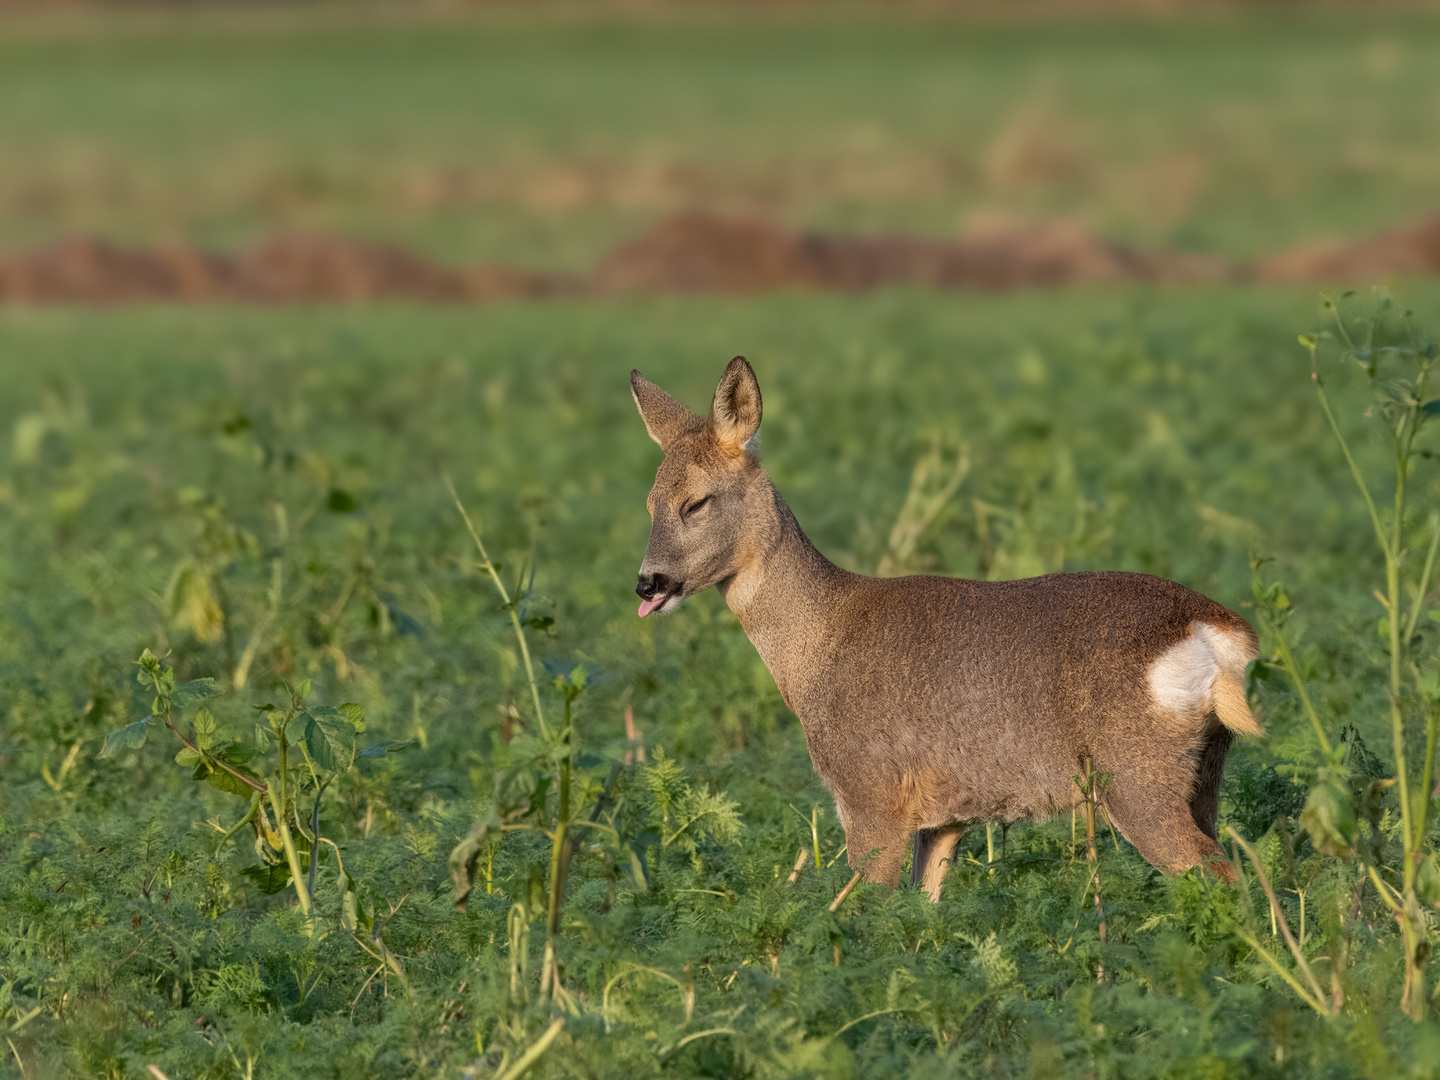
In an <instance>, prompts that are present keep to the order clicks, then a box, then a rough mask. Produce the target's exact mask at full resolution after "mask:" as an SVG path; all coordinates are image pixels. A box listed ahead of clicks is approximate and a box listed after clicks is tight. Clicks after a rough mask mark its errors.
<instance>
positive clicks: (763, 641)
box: [720, 485, 854, 703]
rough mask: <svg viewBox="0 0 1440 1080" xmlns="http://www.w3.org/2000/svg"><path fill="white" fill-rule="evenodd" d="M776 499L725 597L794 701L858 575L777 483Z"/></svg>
mask: <svg viewBox="0 0 1440 1080" xmlns="http://www.w3.org/2000/svg"><path fill="white" fill-rule="evenodd" d="M769 494H770V495H771V496H772V497H773V500H772V499H767V500H766V503H765V505H764V507H763V510H762V511H761V512H760V513H759V514H757V517H758V518H759V519H760V520H757V521H756V522H755V523H754V528H753V529H752V530H751V536H752V538H753V543H752V544H751V545H750V551H749V552H748V554H747V557H746V558H745V559H744V560H743V562H742V566H741V569H740V570H739V571H738V572H736V573H735V574H734V575H733V576H732V577H730V578H728V579H726V580H725V581H723V582H721V583H720V593H721V595H722V596H724V597H725V602H726V604H728V605H729V607H730V610H731V611H733V612H734V613H735V616H736V618H738V619H739V620H740V625H741V627H743V628H744V630H745V634H746V636H747V637H749V638H750V641H751V643H752V644H753V645H754V646H755V649H756V651H757V652H758V653H759V654H760V658H761V659H762V660H764V661H765V666H766V667H768V668H769V669H770V674H771V675H772V676H774V678H775V682H776V685H777V686H779V688H780V693H781V695H782V696H784V698H785V700H786V702H787V703H789V702H790V701H791V699H792V695H793V694H794V693H795V692H797V691H798V689H799V688H800V686H802V685H803V683H804V682H805V679H806V675H807V673H808V672H810V671H812V670H813V669H814V657H815V653H814V650H815V648H816V646H817V645H818V644H819V643H820V642H821V641H822V640H823V639H824V638H825V637H826V636H827V633H828V624H829V621H830V617H831V615H832V613H833V612H834V609H835V602H836V600H837V599H838V598H839V595H840V593H841V592H843V591H844V587H845V579H847V578H852V577H854V575H853V574H850V573H848V572H847V571H845V570H841V569H840V568H839V567H838V566H836V565H835V564H834V563H832V562H831V561H830V560H829V559H827V558H825V556H824V555H821V554H820V552H819V551H818V550H816V548H815V545H814V544H812V543H811V542H810V538H809V537H807V536H806V535H805V532H804V530H803V529H801V528H800V523H799V522H798V521H797V520H796V519H795V515H794V513H792V512H791V510H790V507H789V506H787V505H786V503H785V500H784V499H783V498H781V496H780V493H779V492H778V491H776V490H775V489H774V487H773V485H772V486H771V487H770V489H769Z"/></svg>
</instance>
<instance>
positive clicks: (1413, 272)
mask: <svg viewBox="0 0 1440 1080" xmlns="http://www.w3.org/2000/svg"><path fill="white" fill-rule="evenodd" d="M1437 274H1440V217H1432V218H1428V219H1427V220H1425V221H1421V222H1417V223H1416V224H1414V225H1407V226H1405V227H1403V228H1399V229H1388V230H1386V231H1385V232H1381V233H1376V234H1375V235H1374V236H1369V237H1366V238H1365V239H1364V240H1360V241H1357V242H1356V243H1353V244H1349V245H1347V246H1344V247H1330V248H1326V247H1319V246H1312V247H1304V248H1298V249H1296V250H1294V251H1285V252H1281V253H1280V254H1278V255H1270V256H1267V257H1265V258H1262V259H1258V260H1257V261H1256V262H1255V263H1254V265H1253V266H1252V268H1251V273H1250V277H1251V279H1252V280H1254V281H1264V282H1302V281H1316V282H1332V283H1334V284H1343V285H1366V284H1369V283H1370V282H1373V281H1377V280H1380V279H1382V278H1387V277H1393V276H1400V277H1434V276H1435V275H1437Z"/></svg>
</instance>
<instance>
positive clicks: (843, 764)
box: [632, 358, 1259, 897]
mask: <svg viewBox="0 0 1440 1080" xmlns="http://www.w3.org/2000/svg"><path fill="white" fill-rule="evenodd" d="M632 390H633V391H634V394H635V398H636V402H637V404H638V405H639V407H640V410H641V415H642V417H643V418H644V419H645V422H646V426H647V428H648V429H649V430H650V433H651V435H652V436H653V437H655V438H656V441H657V442H659V443H660V444H661V446H662V447H663V448H665V451H666V455H665V461H664V462H663V463H662V465H661V467H660V471H659V474H658V475H657V478H656V484H655V488H654V490H652V492H651V497H650V509H651V513H652V518H653V524H652V530H651V539H650V544H649V547H648V548H647V552H646V557H645V562H644V563H643V564H642V566H641V573H640V584H639V586H638V587H637V592H639V593H640V595H641V597H642V599H643V600H644V602H643V603H642V604H641V609H640V610H641V614H642V615H648V614H649V613H650V612H651V611H654V610H659V609H661V608H668V607H671V606H673V603H678V601H679V600H681V599H683V598H684V597H685V596H687V595H690V594H692V593H693V592H696V591H699V590H700V589H701V588H706V587H709V586H710V585H712V584H713V585H716V586H718V587H719V589H720V591H721V593H722V594H723V595H724V597H725V600H726V603H727V604H728V605H729V606H730V608H731V610H732V611H733V612H734V613H735V615H736V616H737V617H738V619H739V620H740V624H741V626H742V627H743V628H744V630H745V632H746V634H747V635H748V636H749V638H750V640H751V642H752V643H753V644H754V645H755V648H756V650H757V651H758V652H759V654H760V656H761V658H762V659H763V660H764V662H765V664H766V666H767V667H768V668H769V670H770V672H771V674H772V675H773V676H774V678H775V682H776V685H777V686H778V687H779V689H780V693H781V696H782V697H783V698H784V700H785V703H786V705H788V706H789V707H790V709H791V710H792V711H793V712H794V713H795V714H796V716H798V717H799V718H800V721H801V724H802V726H803V727H804V730H805V739H806V744H807V746H808V749H809V751H810V758H811V761H812V762H813V764H814V766H815V769H816V772H817V773H818V774H819V775H820V777H821V779H822V780H823V781H824V782H825V784H826V786H827V787H828V788H829V789H830V791H831V792H832V793H833V795H834V797H835V805H836V810H837V812H838V814H839V818H840V821H841V824H842V825H843V826H844V828H845V836H846V843H847V846H848V852H849V857H850V860H851V863H852V865H855V866H856V867H857V868H859V869H861V870H862V871H863V872H864V874H865V876H866V877H867V878H869V879H870V880H874V881H883V882H890V883H893V882H894V880H895V878H896V876H897V875H898V872H899V869H900V866H901V864H902V863H903V861H904V857H905V854H906V851H907V847H908V841H909V838H910V835H911V834H912V833H913V834H916V849H915V866H914V870H913V871H912V873H913V875H914V879H915V880H916V881H920V880H922V879H923V881H924V884H925V887H926V888H927V890H928V891H929V892H930V893H931V895H932V896H934V897H938V895H939V885H940V878H941V876H942V874H943V869H944V865H943V864H944V860H946V859H948V858H949V856H950V855H951V853H952V852H953V850H954V847H955V844H956V842H957V841H958V839H959V836H960V834H961V831H962V830H963V828H964V826H965V824H966V823H967V822H973V821H986V820H1007V821H1008V820H1015V819H1017V818H1024V817H1039V818H1044V817H1051V816H1054V815H1055V814H1058V813H1061V812H1063V811H1065V810H1068V809H1070V808H1071V807H1073V806H1074V805H1076V803H1077V802H1079V801H1080V800H1081V798H1082V796H1081V792H1080V789H1079V788H1078V786H1077V785H1076V783H1075V779H1074V778H1075V776H1076V775H1077V774H1079V773H1081V772H1082V771H1083V764H1082V763H1083V762H1084V761H1085V759H1087V758H1089V759H1090V760H1091V762H1092V767H1093V769H1094V770H1095V771H1096V772H1100V773H1106V774H1109V783H1108V786H1107V787H1106V788H1105V791H1104V796H1103V801H1104V804H1105V807H1106V810H1107V811H1108V813H1109V815H1110V817H1111V819H1112V820H1113V821H1114V823H1115V825H1116V826H1117V828H1119V829H1120V831H1121V832H1122V833H1123V834H1124V835H1125V837H1126V838H1127V839H1128V840H1130V841H1131V842H1132V843H1133V844H1134V845H1135V846H1136V848H1137V849H1139V851H1140V852H1141V854H1142V855H1144V856H1145V857H1146V858H1147V859H1148V860H1149V861H1150V862H1152V863H1154V864H1155V865H1156V866H1158V867H1160V868H1161V869H1163V870H1167V871H1177V870H1180V869H1183V868H1184V867H1187V866H1193V865H1197V864H1199V863H1202V862H1204V861H1206V860H1207V859H1209V858H1212V857H1215V856H1219V855H1220V854H1221V852H1220V848H1219V846H1218V844H1216V842H1215V817H1216V810H1217V806H1218V792H1219V785H1220V779H1221V775H1222V770H1223V765H1224V758H1225V754H1226V751H1227V750H1228V748H1229V745H1230V741H1231V738H1232V732H1241V733H1246V734H1258V733H1259V728H1258V726H1257V725H1256V724H1255V721H1254V719H1253V718H1252V717H1251V715H1250V712H1249V708H1248V706H1247V705H1246V702H1245V694H1244V691H1243V689H1242V688H1243V678H1244V670H1245V666H1246V664H1247V663H1248V662H1249V661H1250V660H1252V659H1254V657H1255V656H1256V654H1257V651H1258V650H1257V647H1256V640H1255V635H1254V633H1253V631H1252V630H1251V629H1250V627H1249V625H1248V624H1246V623H1245V621H1244V620H1242V619H1240V618H1239V617H1238V616H1236V615H1234V614H1232V613H1231V612H1230V611H1228V610H1227V609H1225V608H1224V607H1222V606H1220V605H1219V604H1216V603H1214V602H1213V601H1211V600H1208V599H1206V598H1205V597H1203V596H1201V595H1199V594H1198V593H1195V592H1192V591H1191V590H1189V589H1186V588H1184V587H1183V586H1180V585H1177V584H1175V583H1173V582H1170V581H1165V580H1163V579H1161V578H1156V577H1151V576H1149V575H1145V574H1130V573H1077V574H1051V575H1047V576H1044V577H1038V578H1028V579H1023V580H1019V581H1004V582H988V581H968V580H964V579H956V578H942V577H931V576H913V577H903V578H891V579H880V578H870V577H865V576H863V575H859V574H854V573H850V572H849V571H846V570H842V569H840V568H839V567H837V566H835V565H833V564H832V563H830V562H829V561H828V560H827V559H825V558H824V556H822V555H821V554H820V553H819V552H818V551H817V550H816V549H815V547H814V546H813V545H812V544H811V543H810V541H809V540H808V538H806V536H805V534H804V532H803V531H802V530H801V528H800V526H799V523H798V522H797V521H796V519H795V516H794V515H793V514H792V513H791V512H790V509H789V507H788V506H786V504H785V502H784V500H783V499H782V498H781V497H780V495H779V493H778V492H776V491H775V489H774V486H773V485H772V484H771V483H770V481H769V478H768V476H766V475H765V473H764V470H763V469H761V468H760V465H759V462H758V460H757V459H756V458H755V455H754V453H753V450H752V449H751V448H750V439H751V438H752V437H753V435H754V434H755V430H756V429H757V428H758V426H759V420H760V394H759V387H758V384H756V383H755V379H754V373H753V371H751V369H750V367H749V365H748V364H747V363H745V361H744V360H743V359H741V358H736V360H735V361H732V362H731V365H730V367H729V368H727V369H726V373H725V377H724V378H723V379H722V380H721V384H720V387H719V389H717V391H716V398H715V404H714V406H713V407H712V410H711V414H710V417H709V418H708V419H706V420H702V419H701V418H699V417H697V416H695V415H694V414H691V413H689V411H688V410H686V409H684V407H683V406H680V405H679V404H678V403H676V402H674V400H673V399H671V398H669V396H668V395H665V394H664V392H663V391H661V390H659V388H658V387H654V386H653V385H652V384H649V383H646V382H645V381H644V380H643V379H641V378H640V376H639V375H638V373H634V374H632ZM1218 868H1219V869H1220V870H1221V872H1222V873H1224V872H1226V871H1227V870H1228V866H1224V865H1221V866H1220V867H1218Z"/></svg>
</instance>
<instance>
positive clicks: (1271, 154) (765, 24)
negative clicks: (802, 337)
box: [0, 11, 1440, 268]
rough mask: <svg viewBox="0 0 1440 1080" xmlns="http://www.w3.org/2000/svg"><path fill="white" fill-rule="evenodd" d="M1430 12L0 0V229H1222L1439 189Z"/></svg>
mask: <svg viewBox="0 0 1440 1080" xmlns="http://www.w3.org/2000/svg"><path fill="white" fill-rule="evenodd" d="M1437 60H1440V21H1437V20H1436V19H1435V18H1433V17H1427V16H1418V15H1417V16H1408V17H1402V16H1396V15H1390V16H1375V17H1368V18H1363V19H1362V18H1358V17H1355V16H1348V17H1314V16H1309V17H1298V16H1297V17H1290V18H1284V17H1279V16H1271V17H1266V18H1261V17H1250V18H1242V17H1238V16H1231V17H1219V16H1216V17H1212V18H1207V19H1198V20H1158V21H1153V22H1144V21H1139V22H1136V21H1122V20H1114V19H1107V20H1091V21H1088V22H1079V23H1075V24H1065V23H1063V22H1062V23H1031V22H1022V23H1017V24H1013V25H1004V24H988V25H987V24H984V23H976V22H972V21H965V20H948V21H947V20H943V19H939V20H936V19H923V18H912V19H900V20H889V21H882V20H881V19H879V18H878V17H877V16H874V15H873V14H872V15H868V16H867V15H854V16H851V17H840V18H823V19H822V18H821V17H819V16H816V15H815V14H813V13H812V14H811V15H808V16H807V15H803V14H800V15H795V16H793V17H790V18H778V19H771V20H758V19H752V20H750V21H748V22H747V21H745V20H743V19H739V18H727V17H724V16H720V15H715V14H711V15H710V16H706V15H703V14H699V15H693V16H688V17H687V16H682V15H672V16H669V17H660V18H657V19H651V20H648V21H646V20H637V19H625V18H619V17H612V18H608V19H606V18H597V19H583V18H576V17H571V18H564V17H560V16H556V17H554V18H553V19H551V20H549V21H548V22H547V21H544V20H538V21H537V20H533V19H531V20H524V19H517V18H516V17H514V16H513V15H512V16H509V17H504V16H493V15H492V16H488V17H486V16H469V17H466V16H458V15H457V16H431V17H425V16H412V17H408V18H406V17H401V16H394V15H392V16H385V15H372V16H370V17H368V18H364V19H356V18H354V17H353V15H352V16H349V17H347V16H345V15H344V14H343V13H336V12H333V11H332V12H329V13H327V12H325V11H320V12H314V11H312V12H301V13H289V14H287V13H284V12H269V13H261V14H259V15H252V16H248V17H237V16H236V15H234V14H233V13H231V14H227V13H219V14H216V13H211V14H209V15H205V14H203V13H202V14H200V15H190V16H177V15H174V14H167V15H166V16H165V17H164V18H161V17H159V16H155V17H151V18H144V17H141V18H131V19H116V18H114V17H110V18H97V19H95V20H92V21H86V20H84V19H82V18H73V17H72V18H69V19H65V20H52V21H51V22H48V23H47V22H45V21H37V20H31V21H28V22H13V21H12V22H10V23H6V24H0V248H9V247H14V246H17V245H27V244H37V243H42V242H46V241H49V240H51V239H53V238H54V237H56V236H58V235H62V234H69V233H73V232H76V231H82V232H96V233H100V234H103V235H108V236H113V237H117V238H119V239H123V240H126V241H130V242H147V243H148V242H154V241H156V240H171V239H175V238H177V237H184V238H189V239H192V240H195V241H198V242H201V243H204V244H209V245H218V246H223V247H229V246H234V245H237V244H241V243H244V242H248V241H251V240H253V239H255V238H257V237H260V236H263V235H266V234H269V233H271V232H274V231H279V230H286V229H293V228H322V229H337V230H343V231H351V232H358V233H362V234H365V235H371V236H377V237H383V238H386V239H391V240H396V241H399V242H402V243H406V244H413V245H415V246H418V247H420V248H422V249H423V250H425V251H427V252H429V253H431V254H433V255H435V256H438V257H441V258H444V259H446V260H472V261H473V260H480V261H483V260H498V261H505V262H513V263H519V264H524V265H533V266H540V267H552V268H558V267H583V266H586V265H588V264H589V263H590V262H591V261H592V260H593V259H594V258H595V257H596V256H597V255H598V254H599V253H601V252H602V251H604V250H606V249H607V248H608V247H609V246H610V245H611V244H613V243H615V242H616V241H618V240H620V239H624V238H628V237H629V236H632V235H634V234H635V232H637V231H638V230H639V229H641V228H643V227H645V226H647V225H648V224H650V223H651V222H653V221H654V220H655V219H656V217H657V216H658V215H660V214H662V213H664V212H666V211H668V210H673V209H676V208H679V207H683V206H691V205H697V204H702V205H718V206H722V207H728V208H731V209H747V210H754V211H758V212H763V213H768V214H773V215H775V216H778V217H780V218H782V219H784V220H787V221H790V222H793V223H796V224H807V225H815V226H820V227H825V228H834V229H845V230H855V229H881V228H894V229H907V230H913V231H917V232H922V233H929V234H937V235H947V234H953V233H954V232H956V231H957V230H958V229H959V228H960V227H961V225H962V222H963V221H964V220H965V219H967V218H968V217H970V216H971V215H976V214H980V215H984V214H992V213H995V212H1006V213H1011V214H1018V215H1021V216H1027V217H1038V216H1050V215H1056V214H1063V215H1079V216H1082V217H1084V218H1085V219H1087V220H1088V221H1089V222H1090V223H1091V224H1092V225H1093V226H1094V227H1095V228H1097V229H1099V230H1101V231H1103V232H1105V233H1107V234H1110V235H1114V236H1116V237H1119V238H1124V239H1130V240H1134V241H1137V242H1141V243H1146V244H1163V245H1176V246H1181V247H1185V248H1188V249H1194V250H1201V251H1210V252H1215V253H1219V254H1223V255H1228V256H1233V257H1246V256H1251V255H1255V254H1258V253H1264V252H1267V251H1273V250H1277V249H1280V248H1284V247H1287V246H1292V245H1295V244H1299V243H1305V242H1308V241H1311V240H1313V239H1315V238H1316V237H1317V235H1330V234H1338V235H1352V234H1363V233H1365V232H1368V231H1371V230H1373V229H1376V228H1379V227H1383V226H1386V225H1390V224H1394V223H1397V222H1400V221H1404V220H1407V219H1409V218H1412V217H1415V216H1418V215H1422V214H1427V213H1430V212H1431V211H1433V209H1434V203H1433V192H1434V191H1435V189H1436V186H1437V183H1440V152H1437V151H1436V150H1435V149H1434V148H1435V147H1436V146H1440V138H1437V135H1440V132H1437V129H1436V120H1435V117H1434V115H1433V110H1432V109H1431V108H1430V102H1431V101H1433V99H1434V95H1435V90H1436V85H1437V81H1436V80H1437V75H1436V74H1435V73H1436V72H1437V71H1440V63H1437Z"/></svg>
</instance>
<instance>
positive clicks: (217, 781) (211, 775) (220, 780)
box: [190, 762, 260, 799]
mask: <svg viewBox="0 0 1440 1080" xmlns="http://www.w3.org/2000/svg"><path fill="white" fill-rule="evenodd" d="M231 767H232V768H234V769H235V770H236V771H238V772H242V773H244V774H245V775H246V776H248V777H250V779H252V780H254V781H256V782H257V783H258V782H259V780H260V778H259V777H258V776H256V775H255V774H254V773H252V772H251V771H250V770H249V769H242V768H240V766H238V765H234V766H231ZM190 778H191V779H192V780H208V781H209V782H210V783H212V784H214V785H215V786H216V787H217V788H219V789H220V790H221V791H228V792H230V794H232V795H243V796H244V797H245V798H247V799H248V798H249V797H250V796H251V795H253V794H254V793H255V789H254V788H252V787H251V786H250V785H249V784H247V783H245V781H244V780H241V779H240V778H239V777H238V776H233V775H231V774H230V773H228V772H226V771H225V770H224V769H222V768H219V767H218V766H217V767H213V768H212V767H211V766H209V765H206V764H205V763H204V762H201V763H200V764H199V765H197V766H196V767H195V771H194V772H193V773H192V774H191V776H190Z"/></svg>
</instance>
